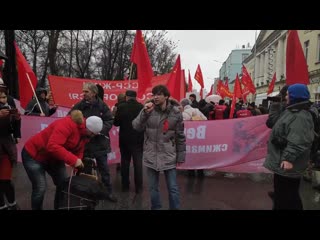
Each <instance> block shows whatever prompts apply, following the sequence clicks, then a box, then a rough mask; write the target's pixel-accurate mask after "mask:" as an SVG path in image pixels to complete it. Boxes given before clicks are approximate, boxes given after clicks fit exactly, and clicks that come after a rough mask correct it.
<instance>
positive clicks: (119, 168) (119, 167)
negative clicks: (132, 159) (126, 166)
mask: <svg viewBox="0 0 320 240" xmlns="http://www.w3.org/2000/svg"><path fill="white" fill-rule="evenodd" d="M116 171H117V172H120V171H121V165H120V163H117V167H116Z"/></svg>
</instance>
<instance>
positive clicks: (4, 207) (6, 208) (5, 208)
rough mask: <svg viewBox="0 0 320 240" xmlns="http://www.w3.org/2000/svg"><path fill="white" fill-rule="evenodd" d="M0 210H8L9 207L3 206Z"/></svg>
mask: <svg viewBox="0 0 320 240" xmlns="http://www.w3.org/2000/svg"><path fill="white" fill-rule="evenodd" d="M1 210H9V207H8V206H7V205H4V206H2V207H0V211H1Z"/></svg>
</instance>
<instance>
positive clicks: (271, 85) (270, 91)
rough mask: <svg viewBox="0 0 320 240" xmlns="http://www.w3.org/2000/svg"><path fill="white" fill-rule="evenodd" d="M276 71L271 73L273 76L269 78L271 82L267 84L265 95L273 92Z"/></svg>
mask: <svg viewBox="0 0 320 240" xmlns="http://www.w3.org/2000/svg"><path fill="white" fill-rule="evenodd" d="M276 79H277V78H276V73H274V74H273V78H272V80H271V83H270V84H269V88H268V92H267V95H269V94H270V93H272V92H273V89H274V84H275V82H276Z"/></svg>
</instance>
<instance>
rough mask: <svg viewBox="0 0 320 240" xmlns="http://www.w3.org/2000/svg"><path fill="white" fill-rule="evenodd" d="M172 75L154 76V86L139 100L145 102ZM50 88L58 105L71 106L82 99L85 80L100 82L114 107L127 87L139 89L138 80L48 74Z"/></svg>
mask: <svg viewBox="0 0 320 240" xmlns="http://www.w3.org/2000/svg"><path fill="white" fill-rule="evenodd" d="M169 77H170V73H168V74H164V75H161V76H156V77H153V78H152V87H150V88H148V89H147V91H146V94H144V95H143V97H142V98H141V99H140V98H138V101H140V102H142V103H143V102H144V101H145V100H146V99H148V98H150V97H151V90H152V88H153V87H154V86H156V85H158V84H163V85H166V84H167V81H168V79H169ZM48 79H49V83H50V90H51V91H52V96H53V100H54V102H55V104H56V105H58V106H63V107H68V108H71V107H72V106H73V105H74V104H76V103H77V102H79V101H80V100H81V99H82V86H83V84H84V83H85V82H93V83H95V84H100V85H101V86H102V87H103V89H104V102H105V103H106V104H107V105H108V106H109V107H110V108H112V107H113V106H114V105H115V104H116V102H117V96H118V94H120V93H125V91H126V90H127V89H130V90H135V91H137V90H138V81H137V80H131V81H129V80H124V81H120V80H117V81H101V80H90V79H80V78H67V77H59V76H53V75H49V76H48Z"/></svg>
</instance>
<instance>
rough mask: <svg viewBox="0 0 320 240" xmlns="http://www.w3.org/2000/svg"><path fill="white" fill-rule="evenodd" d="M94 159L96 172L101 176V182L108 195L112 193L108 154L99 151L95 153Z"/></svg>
mask: <svg viewBox="0 0 320 240" xmlns="http://www.w3.org/2000/svg"><path fill="white" fill-rule="evenodd" d="M94 155H95V158H96V161H97V167H98V171H99V173H100V175H101V181H102V183H103V184H104V185H105V187H106V188H107V190H108V193H110V194H111V193H112V185H111V176H110V170H109V165H108V152H107V151H100V152H98V153H95V154H94Z"/></svg>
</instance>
